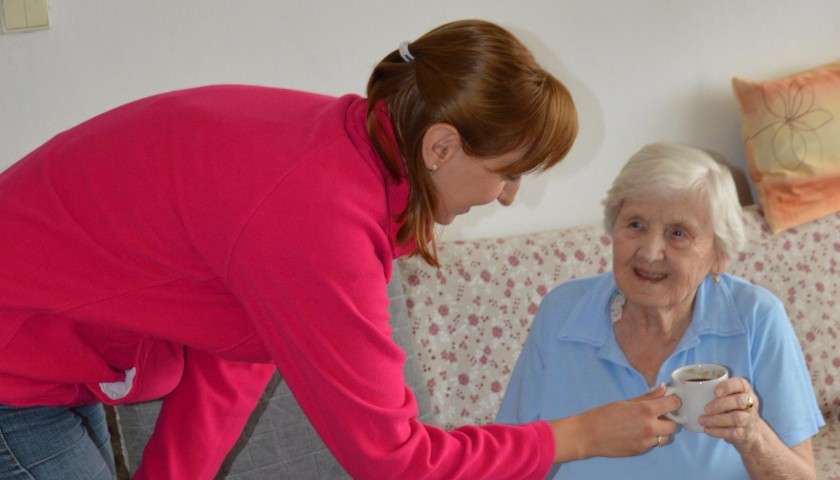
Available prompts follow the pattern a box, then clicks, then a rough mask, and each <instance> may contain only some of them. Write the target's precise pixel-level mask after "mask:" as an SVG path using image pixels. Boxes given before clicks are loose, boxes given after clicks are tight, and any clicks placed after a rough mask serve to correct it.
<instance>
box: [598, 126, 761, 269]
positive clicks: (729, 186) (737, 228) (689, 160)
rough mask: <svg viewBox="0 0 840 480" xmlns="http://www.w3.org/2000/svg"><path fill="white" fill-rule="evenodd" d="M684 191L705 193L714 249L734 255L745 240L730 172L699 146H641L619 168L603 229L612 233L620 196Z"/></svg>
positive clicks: (620, 204) (646, 196) (652, 144)
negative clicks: (715, 245)
mask: <svg viewBox="0 0 840 480" xmlns="http://www.w3.org/2000/svg"><path fill="white" fill-rule="evenodd" d="M685 192H695V193H698V194H705V197H706V198H708V200H709V216H710V218H711V219H712V229H713V230H714V232H715V241H716V244H717V247H718V250H719V251H720V252H721V253H723V254H724V255H726V256H727V257H728V258H729V259H732V258H734V257H735V255H736V254H737V253H738V252H739V251H741V250H742V249H743V248H744V243H745V241H746V240H745V236H744V224H743V222H742V220H741V204H740V203H739V202H738V191H737V190H736V188H735V180H734V179H733V178H732V172H730V170H729V168H728V167H727V166H726V165H724V164H723V163H721V162H720V161H718V160H716V159H715V158H713V157H712V156H711V155H709V154H708V153H706V152H704V151H703V150H700V149H697V148H692V147H688V146H685V145H680V144H677V143H664V142H663V143H651V144H648V145H645V146H644V147H643V148H642V149H641V150H639V151H638V152H637V153H636V154H635V155H633V156H632V157H631V158H630V160H628V162H627V164H626V165H625V166H624V168H622V169H621V172H620V173H619V174H618V177H616V179H615V181H613V185H612V188H610V190H609V192H607V198H605V199H604V201H603V204H604V227H605V228H606V230H607V234H608V235H609V236H610V237H612V234H613V229H614V228H615V221H616V218H618V213H619V211H620V210H621V206H622V204H623V202H624V200H626V199H640V198H662V197H668V196H670V195H674V194H677V193H685ZM701 198H702V197H701Z"/></svg>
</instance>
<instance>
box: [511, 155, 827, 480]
mask: <svg viewBox="0 0 840 480" xmlns="http://www.w3.org/2000/svg"><path fill="white" fill-rule="evenodd" d="M604 204H605V220H604V224H605V226H606V230H607V232H608V233H609V234H610V235H611V236H612V238H613V271H612V272H609V273H605V274H602V275H600V276H596V277H593V278H586V279H579V280H574V281H571V282H568V283H566V284H564V285H561V286H559V287H557V288H556V289H555V290H553V291H552V292H551V293H549V295H548V296H546V297H545V300H544V301H543V303H542V305H541V306H540V310H539V312H538V314H537V317H536V319H535V321H534V324H533V327H532V329H531V332H530V335H529V337H528V340H527V341H526V343H525V346H524V348H523V351H522V354H521V356H520V358H519V362H518V364H517V366H516V370H515V371H514V373H513V377H512V379H511V381H510V385H509V386H508V389H507V393H506V396H505V399H504V402H503V404H502V407H501V410H500V412H499V416H498V418H497V422H498V423H509V424H517V423H523V422H529V421H533V420H537V419H543V420H553V419H558V418H566V417H571V416H574V415H578V414H581V413H585V412H592V413H594V411H593V410H591V409H593V408H595V407H599V406H601V405H605V404H608V403H611V402H615V401H618V400H627V399H631V398H633V397H636V396H638V395H640V394H642V393H644V392H647V391H650V390H653V391H658V390H661V389H662V383H664V382H668V381H669V375H670V372H672V371H673V370H675V369H677V368H679V367H681V366H684V365H687V364H694V363H717V364H721V365H724V366H726V367H727V368H728V369H729V370H730V373H731V376H732V378H730V379H728V380H726V381H724V382H722V383H721V384H720V385H719V386H718V387H717V388H716V390H715V395H716V396H717V398H716V399H715V400H713V401H712V402H710V403H709V404H708V405H706V409H705V411H706V415H702V416H701V417H700V419H699V422H700V424H701V425H702V426H704V427H705V432H704V433H693V432H690V431H688V430H685V429H682V428H679V429H677V430H676V432H675V433H674V434H673V435H671V436H664V435H662V436H660V435H656V434H655V433H654V434H653V435H652V439H651V445H653V446H654V448H650V449H648V450H647V451H646V452H644V453H643V454H641V455H638V456H633V457H628V458H602V457H601V458H599V457H593V456H592V455H591V454H590V453H589V451H590V449H591V448H592V446H591V445H589V444H587V443H586V442H580V445H579V455H578V458H580V459H581V460H577V461H571V462H566V463H564V464H561V465H560V466H559V468H558V470H557V473H556V475H555V476H554V478H555V479H589V478H591V479H595V478H597V479H611V478H621V479H626V478H658V477H661V476H663V475H670V476H674V475H676V476H677V477H678V478H681V479H695V478H696V479H703V480H708V479H721V478H726V479H746V478H752V479H762V480H766V479H782V478H784V479H808V478H814V477H815V468H814V461H813V452H812V450H811V442H810V437H811V436H813V435H814V434H815V433H816V432H817V430H818V429H819V427H820V426H822V425H823V424H824V422H823V420H822V417H821V415H820V412H819V410H818V408H817V405H816V400H815V398H814V393H813V390H812V388H811V384H810V382H809V379H808V371H807V369H806V366H805V362H804V359H803V357H802V352H801V350H800V348H799V344H798V343H797V339H796V337H795V335H794V332H793V329H792V328H791V325H790V322H789V320H788V318H787V316H786V314H785V310H784V307H783V305H782V303H781V302H780V301H779V300H778V299H776V298H775V297H774V296H773V295H772V294H771V293H769V292H768V291H766V290H764V289H762V288H760V287H757V286H755V285H752V284H750V283H749V282H747V281H745V280H743V279H740V278H736V277H733V276H730V275H728V274H725V273H724V270H725V269H726V267H727V266H728V264H729V261H730V259H731V258H732V257H733V256H734V255H735V254H736V253H737V252H738V251H739V249H741V248H742V246H743V244H744V232H743V225H742V223H741V216H740V212H741V209H740V206H739V204H738V199H737V194H736V190H735V183H734V181H733V179H732V176H731V173H730V172H729V170H728V169H727V168H726V167H725V166H724V165H722V164H720V163H718V162H717V161H715V160H714V159H713V158H712V157H711V156H709V155H708V154H706V153H705V152H703V151H701V150H698V149H695V148H690V147H686V146H682V145H677V144H666V143H659V144H652V145H648V146H646V147H644V148H643V149H642V150H641V151H639V152H638V153H637V154H636V155H634V156H633V157H632V158H631V159H630V161H629V162H628V163H627V165H626V166H625V167H624V169H623V170H622V171H621V173H620V174H619V176H618V178H617V179H616V180H615V183H614V184H613V186H612V189H611V190H610V191H609V193H608V195H607V198H606V200H605V201H604ZM601 433H602V435H603V437H604V439H603V442H608V441H609V440H610V437H611V436H612V435H614V434H615V433H617V432H612V431H604V432H601ZM628 472H632V475H631V476H628Z"/></svg>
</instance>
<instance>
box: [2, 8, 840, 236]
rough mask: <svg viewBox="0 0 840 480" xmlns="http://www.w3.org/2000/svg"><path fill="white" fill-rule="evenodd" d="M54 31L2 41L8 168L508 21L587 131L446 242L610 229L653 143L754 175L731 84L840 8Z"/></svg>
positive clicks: (132, 18)
mask: <svg viewBox="0 0 840 480" xmlns="http://www.w3.org/2000/svg"><path fill="white" fill-rule="evenodd" d="M51 15H52V24H53V26H52V28H51V29H49V30H44V31H36V32H30V33H17V34H5V35H0V170H1V169H5V168H6V167H8V166H9V165H11V164H12V163H14V162H15V161H16V160H17V159H19V158H21V157H22V156H24V155H25V154H26V153H27V152H29V151H30V150H32V149H34V148H35V147H37V146H38V145H39V144H41V143H43V142H44V141H46V140H47V139H49V138H50V137H51V136H52V135H54V134H56V133H58V132H60V131H62V130H64V129H67V128H69V127H71V126H73V125H74V124H76V123H79V122H81V121H83V120H85V119H87V118H89V117H91V116H93V115H95V114H97V113H100V112H102V111H104V110H106V109H109V108H111V107H114V106H117V105H119V104H121V103H125V102H128V101H130V100H134V99H136V98H139V97H142V96H146V95H151V94H155V93H159V92H163V91H168V90H173V89H179V88H184V87H190V86H197V85H203V84H212V83H248V84H260V85H271V86H282V87H288V88H298V89H305V90H311V91H317V92H321V93H328V94H334V95H340V94H343V93H348V92H351V93H359V94H362V93H363V92H364V87H365V82H366V80H367V76H368V74H369V72H370V69H371V68H372V67H373V66H374V65H375V64H376V62H377V61H378V60H379V59H381V58H382V57H383V56H384V55H385V54H387V53H388V52H389V51H391V50H393V49H396V48H397V46H398V45H399V43H400V41H402V40H411V39H414V38H416V37H417V36H419V35H421V34H422V33H424V32H425V31H427V30H429V29H431V28H433V27H435V26H437V25H439V24H441V23H444V22H447V21H450V20H455V19H460V18H483V19H487V20H491V21H495V22H497V23H500V24H501V25H503V26H505V27H507V28H508V29H510V30H511V31H513V32H514V33H515V34H516V35H518V36H519V37H520V39H522V40H523V41H524V42H525V43H526V44H527V45H528V46H529V47H531V49H532V50H533V51H534V53H535V55H536V56H537V58H538V60H539V61H540V62H541V63H542V64H543V66H544V67H546V68H547V69H548V70H550V71H551V72H553V73H554V74H555V75H557V76H558V77H559V78H560V79H561V80H562V81H564V82H565V83H566V84H567V86H568V87H569V89H570V90H571V92H572V95H573V96H574V97H575V100H576V102H577V104H578V108H579V111H580V118H581V130H580V136H579V137H578V141H577V143H576V144H575V147H574V148H573V150H572V152H571V154H570V155H569V157H567V159H566V160H565V161H564V162H563V163H562V164H561V165H560V166H558V167H557V168H555V169H554V170H553V171H550V172H548V173H546V174H543V175H541V176H538V177H533V178H527V177H526V179H525V181H524V182H523V186H522V189H521V191H520V194H519V198H518V199H517V202H516V203H515V204H514V206H512V207H509V208H502V207H500V206H498V205H493V206H487V207H481V208H478V209H473V211H472V212H471V214H470V215H468V216H466V217H464V218H462V219H459V220H458V221H456V223H455V224H453V225H451V226H449V227H447V228H446V230H445V231H444V238H445V239H457V238H477V237H483V236H490V235H505V234H516V233H523V232H529V231H536V230H542V229H547V228H558V227H565V226H572V225H581V224H589V223H595V222H599V221H600V219H601V209H600V200H601V198H603V196H604V194H605V192H606V190H607V188H608V187H609V184H610V183H611V181H612V179H613V177H614V176H615V174H616V173H617V172H618V170H619V169H620V168H621V166H622V165H623V163H624V161H625V160H626V159H627V158H628V157H629V155H631V154H632V153H633V152H635V151H636V150H638V149H639V148H640V147H641V146H642V145H644V144H645V143H648V142H652V141H659V140H671V141H681V142H685V143H689V144H692V145H695V146H699V147H703V148H710V149H713V150H717V151H718V152H720V153H722V154H723V155H724V156H725V157H727V158H728V159H730V161H731V162H732V163H733V164H734V165H735V166H736V167H737V168H740V169H742V171H743V170H744V166H745V160H744V158H743V155H744V154H743V146H742V144H741V139H740V126H739V119H738V110H737V106H736V104H735V101H734V98H733V96H732V92H731V87H730V79H731V77H732V76H736V75H737V76H741V77H745V78H750V79H754V80H764V79H771V78H776V77H780V76H786V75H789V74H792V73H795V72H797V71H800V70H804V69H807V68H810V67H813V66H816V65H819V64H822V63H827V62H829V61H836V60H838V59H840V2H838V1H837V0H804V1H798V2H792V1H790V0H786V1H782V0H633V1H621V0H579V1H577V0H544V1H536V0H535V1H527V0H523V1H519V2H513V1H505V0H457V1H454V0H425V1H402V0H389V1H383V0H352V1H349V0H329V1H317V0H283V1H273V0H248V1H241V2H235V1H230V0H227V1H225V0H203V1H194V0H179V1H171V0H166V1H164V0H144V1H129V0H84V1H80V0H75V1H70V0H52V1H51Z"/></svg>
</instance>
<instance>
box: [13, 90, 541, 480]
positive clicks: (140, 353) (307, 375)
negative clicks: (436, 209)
mask: <svg viewBox="0 0 840 480" xmlns="http://www.w3.org/2000/svg"><path fill="white" fill-rule="evenodd" d="M366 107H367V102H366V100H365V99H363V98H359V97H357V96H353V95H348V96H344V97H341V98H332V97H326V96H319V95H313V94H306V93H301V92H294V91H288V90H281V89H273V88H263V87H249V86H214V87H203V88H196V89H191V90H184V91H178V92H171V93H167V94H163V95H158V96H154V97H150V98H146V99H143V100H139V101H136V102H133V103H130V104H128V105H125V106H122V107H119V108H116V109H114V110H111V111H109V112H107V113H104V114H102V115H100V116H98V117H95V118H93V119H91V120H89V121H87V122H85V123H83V124H81V125H79V126H77V127H75V128H73V129H70V130H68V131H66V132H64V133H61V134H59V135H57V136H56V137H55V138H53V139H52V140H50V141H49V142H47V143H46V144H45V145H43V146H42V147H40V148H38V149H37V150H35V151H34V152H32V153H31V154H30V155H28V156H27V157H26V158H24V159H23V160H21V161H19V162H18V163H16V164H14V165H13V166H12V167H10V168H9V169H8V170H6V171H5V172H3V173H2V174H0V255H2V261H0V403H2V404H5V405H12V406H32V405H67V406H76V405H82V404H90V403H94V402H97V401H102V402H105V403H107V404H116V403H127V402H135V401H142V400H149V399H153V398H159V397H165V400H164V406H163V410H162V412H161V416H160V418H159V420H158V424H157V426H156V429H155V433H154V435H153V436H152V439H151V440H150V442H149V444H148V446H147V447H146V451H145V453H144V459H143V464H142V467H141V469H140V471H139V472H138V473H137V475H136V477H135V478H139V479H147V478H148V479H164V478H173V479H179V480H187V479H205V478H206V479H210V478H213V476H214V475H215V473H216V471H217V469H218V468H219V466H220V464H221V462H222V460H223V459H224V457H225V455H226V454H227V452H228V450H229V449H230V448H231V446H232V445H233V443H234V442H235V441H236V438H237V437H238V435H239V434H240V432H241V430H242V427H243V425H244V423H245V421H246V420H247V417H248V415H249V414H250V412H251V410H252V409H253V408H254V405H255V404H256V402H257V399H258V398H259V396H260V394H261V393H262V390H263V389H264V387H265V385H266V382H267V381H268V379H269V377H270V376H271V374H272V372H273V370H274V368H279V369H280V372H281V373H282V375H283V377H284V379H285V380H286V381H287V382H288V384H289V387H290V389H291V390H292V392H293V393H294V394H295V397H296V398H297V400H298V401H299V402H300V405H301V407H302V408H303V411H304V412H305V413H306V415H307V416H308V418H309V420H310V421H311V422H312V424H313V426H314V427H315V429H316V430H317V431H318V433H319V434H320V436H321V438H322V439H323V440H324V442H325V443H326V445H327V446H328V447H329V449H330V450H331V451H332V452H333V454H334V455H335V456H336V458H337V459H338V460H339V462H341V464H342V465H343V466H344V467H345V468H346V469H347V471H348V472H349V473H350V474H351V475H353V476H354V477H355V478H360V479H377V480H381V479H388V478H394V479H409V478H424V479H456V478H463V479H482V478H492V479H502V478H511V479H514V478H515V479H524V478H528V479H530V478H533V479H537V478H542V477H543V476H544V475H545V473H546V472H547V471H548V469H549V467H550V465H551V462H552V459H553V456H554V440H553V436H552V433H551V430H550V427H549V426H548V424H547V423H545V422H536V423H532V424H527V425H523V426H501V425H499V426H485V427H463V428H459V429H457V430H454V431H451V432H446V431H443V430H440V429H438V428H435V427H431V426H427V425H422V424H420V423H418V421H417V419H416V417H417V405H416V402H415V400H414V397H413V395H412V394H411V392H410V390H409V389H408V388H407V387H406V385H405V383H404V380H403V376H402V367H403V362H404V358H405V355H404V354H403V352H402V350H400V348H399V347H398V346H397V345H396V344H394V343H393V342H392V340H391V338H390V328H389V326H388V310H387V306H388V297H387V293H386V288H385V286H386V283H387V282H388V280H389V278H390V276H391V264H392V263H391V262H392V260H393V258H395V257H396V256H399V255H401V254H404V253H406V250H407V248H406V247H398V246H397V245H395V236H396V232H397V229H398V227H399V224H398V223H396V220H395V215H396V214H397V213H398V212H400V211H401V210H402V209H403V208H404V207H405V205H406V202H407V198H408V187H407V183H406V182H404V181H402V179H401V180H400V181H396V180H394V179H393V178H392V177H391V176H390V175H389V174H388V172H387V170H386V169H385V167H384V165H383V164H382V161H381V160H380V159H379V157H378V156H377V154H376V153H375V151H374V150H373V148H372V146H371V142H370V139H369V138H368V135H367V133H366V130H365V113H366ZM132 369H133V370H132ZM126 371H131V372H132V373H133V374H134V376H133V378H130V377H129V378H127V377H126V373H125V372H126ZM128 380H130V382H129V381H128ZM115 386H116V387H120V386H122V387H123V388H122V389H120V388H116V387H115Z"/></svg>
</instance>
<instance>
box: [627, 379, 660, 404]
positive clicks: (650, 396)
mask: <svg viewBox="0 0 840 480" xmlns="http://www.w3.org/2000/svg"><path fill="white" fill-rule="evenodd" d="M664 395H665V383H664V382H663V383H660V384H659V385H657V386H656V387H655V388H654V389H653V390H651V391H649V392H648V393H646V394H644V395H640V396H638V397H636V398H634V399H631V400H630V401H631V402H640V401H643V400H653V399H656V398H662V397H663V396H664Z"/></svg>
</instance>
